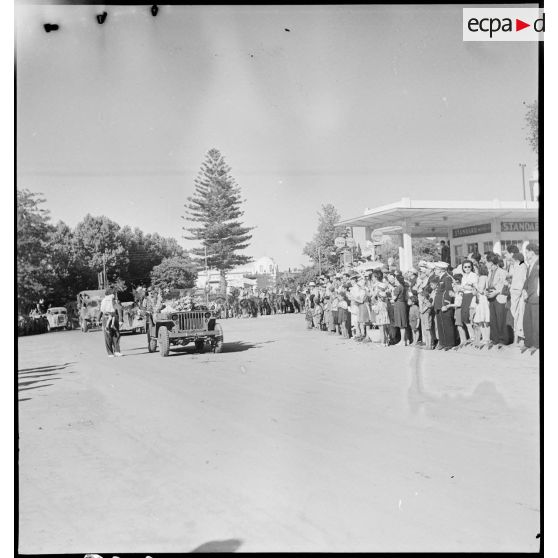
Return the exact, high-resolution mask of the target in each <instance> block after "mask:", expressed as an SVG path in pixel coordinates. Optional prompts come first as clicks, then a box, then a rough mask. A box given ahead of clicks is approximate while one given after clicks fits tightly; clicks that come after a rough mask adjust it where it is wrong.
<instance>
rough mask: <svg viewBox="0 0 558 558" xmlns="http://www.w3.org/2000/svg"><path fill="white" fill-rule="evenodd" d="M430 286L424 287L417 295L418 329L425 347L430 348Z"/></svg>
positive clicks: (431, 319)
mask: <svg viewBox="0 0 558 558" xmlns="http://www.w3.org/2000/svg"><path fill="white" fill-rule="evenodd" d="M429 291H430V288H429V287H425V288H424V289H423V290H422V291H420V292H419V295H418V303H419V312H420V329H421V333H422V342H423V343H424V346H425V348H426V349H432V330H433V329H434V317H433V315H432V300H431V299H430V292H429Z"/></svg>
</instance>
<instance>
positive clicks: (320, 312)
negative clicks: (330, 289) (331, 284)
mask: <svg viewBox="0 0 558 558" xmlns="http://www.w3.org/2000/svg"><path fill="white" fill-rule="evenodd" d="M323 317H324V309H323V307H322V302H321V300H320V299H319V298H318V297H316V298H315V299H314V327H315V328H318V329H321V327H322V320H323Z"/></svg>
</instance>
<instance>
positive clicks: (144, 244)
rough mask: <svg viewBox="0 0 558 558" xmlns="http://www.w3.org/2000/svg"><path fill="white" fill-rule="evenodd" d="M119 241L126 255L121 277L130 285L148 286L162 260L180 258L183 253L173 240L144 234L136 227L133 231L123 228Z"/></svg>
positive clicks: (157, 235) (126, 227)
mask: <svg viewBox="0 0 558 558" xmlns="http://www.w3.org/2000/svg"><path fill="white" fill-rule="evenodd" d="M120 239H121V242H122V244H123V245H124V246H125V247H126V250H127V255H128V266H127V269H126V271H125V272H124V273H123V274H122V276H121V277H122V278H124V279H125V280H126V281H127V282H128V283H130V284H131V285H136V286H137V285H141V284H149V282H150V273H151V270H152V269H153V268H154V267H155V266H157V265H159V264H160V263H161V262H162V261H163V259H164V258H172V257H174V256H180V255H182V253H183V252H184V249H183V248H182V246H180V245H179V244H178V242H177V241H176V240H175V239H174V238H164V237H162V236H160V235H159V234H157V233H155V234H144V233H143V231H141V230H140V229H139V228H137V227H136V228H135V229H134V230H133V231H132V229H131V228H130V227H129V226H125V227H123V228H122V229H121V231H120Z"/></svg>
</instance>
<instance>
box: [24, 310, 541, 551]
mask: <svg viewBox="0 0 558 558" xmlns="http://www.w3.org/2000/svg"><path fill="white" fill-rule="evenodd" d="M222 324H223V329H224V331H225V350H224V352H223V353H222V354H209V353H206V354H202V355H200V354H195V353H193V351H192V349H190V348H185V349H182V350H181V351H180V352H176V353H171V355H172V356H170V357H168V358H162V357H160V356H159V354H158V353H157V354H149V353H147V350H146V342H145V336H143V335H134V336H128V337H123V338H122V351H123V353H124V355H125V357H124V358H113V359H109V358H107V357H106V355H105V353H104V347H103V340H102V334H101V333H100V332H92V333H87V334H83V333H81V332H79V331H72V332H57V333H49V334H45V335H36V336H30V337H23V338H20V339H19V373H18V392H19V436H20V440H19V442H20V452H19V489H20V493H19V514H20V515H19V529H20V531H19V539H20V540H19V551H20V552H22V553H61V552H66V553H78V552H79V553H81V552H83V553H85V552H97V553H101V554H102V553H103V552H112V553H118V552H142V553H143V552H145V553H146V554H147V553H149V552H187V551H192V550H194V549H200V547H201V549H205V550H220V551H233V550H239V551H245V552H251V551H286V552H293V551H362V552H378V551H423V552H427V551H428V552H429V551H468V552H472V551H475V552H476V551H511V552H513V551H517V552H519V551H523V552H529V551H531V552H534V551H538V549H539V539H537V534H538V533H539V531H540V513H539V376H538V361H537V357H536V356H535V357H531V356H530V355H528V354H527V353H526V354H524V355H519V354H517V352H516V351H515V350H512V349H511V348H508V349H504V350H502V351H500V352H499V353H498V352H497V350H496V349H492V350H491V351H488V352H487V351H486V350H485V351H484V352H481V353H479V352H474V351H473V350H472V349H471V350H470V351H469V352H467V353H457V352H454V351H449V352H443V351H441V352H438V351H423V350H420V349H410V348H409V349H407V348H402V347H390V348H382V347H375V346H371V345H363V344H359V343H355V342H352V341H346V340H343V339H341V338H339V337H337V336H331V335H330V334H327V333H323V332H318V331H307V330H305V324H304V318H303V316H302V315H281V316H268V317H260V318H257V319H245V320H243V319H238V320H233V319H229V320H223V321H222ZM483 353H484V354H483Z"/></svg>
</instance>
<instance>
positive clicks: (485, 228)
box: [452, 223, 492, 238]
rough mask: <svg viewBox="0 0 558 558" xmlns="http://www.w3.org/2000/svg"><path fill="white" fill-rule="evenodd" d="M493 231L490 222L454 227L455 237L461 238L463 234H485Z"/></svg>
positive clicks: (453, 233)
mask: <svg viewBox="0 0 558 558" xmlns="http://www.w3.org/2000/svg"><path fill="white" fill-rule="evenodd" d="M489 232H492V226H491V224H490V223H485V224H483V225H471V226H470V227H459V228H457V229H453V232H452V236H453V238H460V237H462V236H473V235H475V234H485V233H489Z"/></svg>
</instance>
